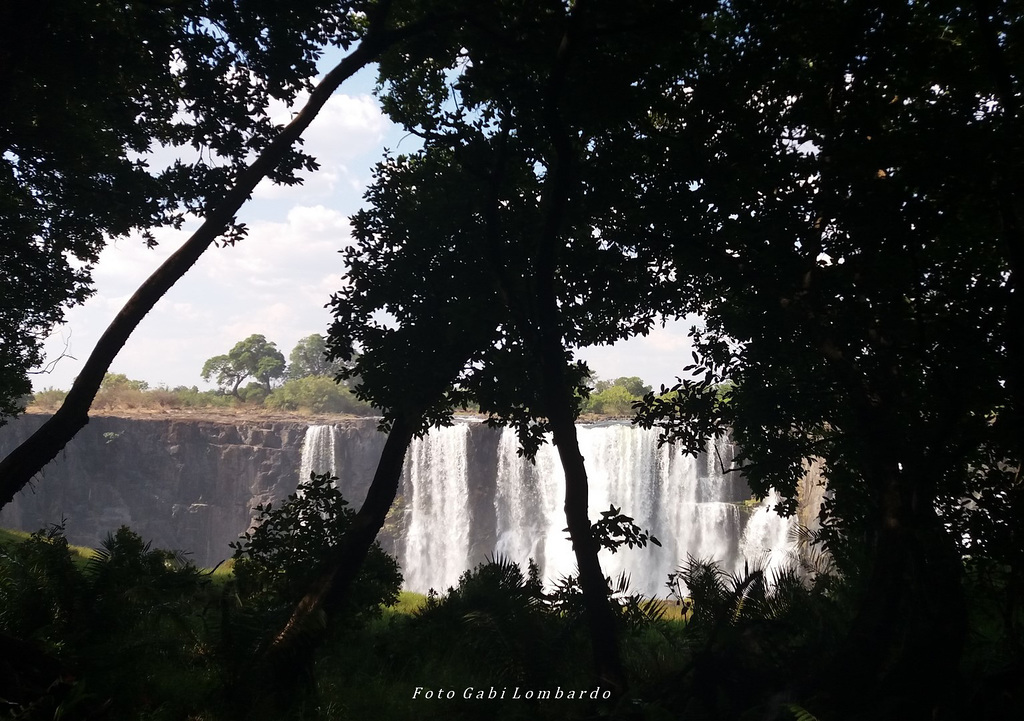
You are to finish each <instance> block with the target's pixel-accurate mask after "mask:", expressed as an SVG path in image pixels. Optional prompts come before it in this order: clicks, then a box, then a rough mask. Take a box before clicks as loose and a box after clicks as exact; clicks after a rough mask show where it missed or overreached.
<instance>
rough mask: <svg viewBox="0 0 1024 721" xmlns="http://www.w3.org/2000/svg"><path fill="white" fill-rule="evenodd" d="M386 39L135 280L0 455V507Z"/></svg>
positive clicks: (369, 46)
mask: <svg viewBox="0 0 1024 721" xmlns="http://www.w3.org/2000/svg"><path fill="white" fill-rule="evenodd" d="M388 42H389V41H388V40H385V39H384V38H383V36H382V35H381V33H380V32H379V31H371V32H370V33H369V34H368V35H367V37H366V39H365V40H363V42H361V43H360V45H359V47H357V48H356V49H355V50H354V51H353V52H352V53H351V54H349V55H348V56H347V57H346V58H345V59H344V60H342V61H341V62H340V63H338V65H337V66H336V67H335V68H334V69H333V70H331V72H329V73H328V74H327V75H326V76H325V77H324V79H323V80H322V81H320V83H319V84H318V85H317V87H316V88H315V89H314V90H313V92H312V93H311V94H310V96H309V100H308V102H307V103H306V105H305V107H303V109H302V110H301V111H300V112H299V113H298V114H297V115H296V116H295V117H294V118H293V119H292V121H291V122H290V123H288V125H286V126H285V127H284V128H283V129H282V130H281V133H280V134H279V135H278V136H277V137H276V138H275V139H274V141H273V142H272V143H271V144H270V145H269V146H268V147H267V149H266V150H264V151H263V152H262V153H261V154H260V156H259V157H258V158H257V159H256V160H255V161H254V162H253V163H252V165H250V166H249V167H248V168H246V170H245V171H244V172H243V173H242V174H241V175H240V176H239V178H238V180H237V182H236V183H235V185H234V187H232V188H231V190H229V191H228V192H227V194H226V195H225V196H224V199H223V200H222V201H221V202H220V204H218V205H217V207H216V208H215V209H214V210H213V211H212V212H211V213H209V215H207V217H206V221H205V222H204V223H203V224H202V226H200V227H199V229H198V230H197V231H196V232H195V233H193V234H192V237H190V238H189V239H188V240H187V241H186V242H185V243H184V244H183V245H182V246H181V247H180V248H179V249H178V250H177V251H175V252H174V253H173V254H172V255H171V256H170V257H169V258H168V259H167V260H165V261H164V262H163V264H162V265H161V266H160V267H159V268H157V270H156V271H154V272H153V274H152V275H151V276H149V278H147V279H146V280H145V282H143V284H142V285H141V286H139V288H138V290H136V291H135V294H134V295H133V296H132V297H131V298H130V299H129V300H128V302H127V303H126V304H125V306H124V307H123V308H122V309H121V312H119V313H118V314H117V316H116V317H115V318H114V320H113V321H112V322H111V324H110V325H109V326H108V327H107V330H106V331H105V332H104V333H103V335H102V337H101V338H100V340H99V342H98V343H97V344H96V347H95V348H94V349H93V351H92V353H91V354H90V355H89V358H88V360H86V362H85V365H84V366H83V367H82V371H81V372H80V373H79V374H78V377H77V378H76V379H75V382H74V383H73V384H72V386H71V390H70V391H69V392H68V395H67V397H66V398H65V400H64V403H63V404H62V405H61V407H60V408H59V409H57V412H56V413H54V414H53V416H52V417H51V418H50V419H48V420H47V421H46V422H45V423H44V424H43V425H42V426H40V428H39V429H38V430H37V431H36V432H35V433H33V434H32V435H31V436H29V438H27V439H26V440H25V441H24V442H23V443H22V444H21V445H19V446H18V447H17V448H15V449H14V450H13V451H11V452H10V453H9V454H8V455H7V457H6V458H4V459H3V461H0V508H3V507H4V506H6V505H7V504H8V503H10V502H11V500H12V499H13V498H14V495H15V494H16V493H18V491H20V490H21V489H22V488H24V487H25V486H26V485H27V484H28V483H29V482H30V481H31V480H32V478H33V477H34V476H35V475H36V474H37V473H39V472H40V471H41V470H42V469H43V467H44V466H45V465H46V464H47V463H49V462H50V461H51V460H53V459H54V458H55V457H56V456H57V454H58V453H60V451H61V449H62V448H64V446H66V445H67V444H68V442H69V441H70V440H71V439H72V438H74V437H75V434H77V433H78V431H80V430H81V429H82V428H84V427H85V425H86V424H87V423H88V422H89V408H90V406H91V405H92V402H93V400H94V399H95V398H96V393H97V392H98V391H99V387H100V384H101V383H102V382H103V377H104V376H105V375H106V373H107V371H108V370H109V369H110V364H111V363H112V362H113V360H114V358H115V357H116V356H117V354H118V353H119V352H120V350H121V348H122V347H124V344H125V343H126V342H127V341H128V337H129V336H130V335H131V334H132V332H133V331H134V330H135V328H136V327H137V326H138V324H139V323H140V322H142V319H143V318H144V317H145V316H146V314H147V313H149V311H150V310H152V309H153V307H154V306H155V305H156V303H157V302H158V301H159V300H160V298H162V297H163V296H164V294H165V293H166V292H167V291H168V290H170V289H171V287H172V286H173V285H174V284H175V283H176V282H177V281H178V280H179V279H180V278H181V277H182V276H183V275H184V274H185V273H186V272H188V270H189V269H190V268H191V267H192V266H193V265H194V264H195V263H196V261H197V260H199V257H200V256H201V255H202V254H203V252H205V251H206V249H207V248H209V247H210V245H211V244H212V243H213V242H214V241H215V240H216V239H217V238H218V237H219V236H220V235H221V233H223V232H224V229H225V228H226V227H227V225H228V223H230V222H231V220H232V219H233V218H234V217H235V214H236V213H237V212H238V210H239V208H241V207H242V205H243V204H244V203H245V201H246V200H248V199H249V196H250V195H251V194H252V191H253V190H254V189H255V187H256V185H257V184H258V183H259V182H260V181H261V180H262V179H263V178H264V177H265V176H266V175H267V174H268V173H269V172H271V171H272V170H273V169H274V168H275V166H277V164H278V163H279V162H280V160H281V158H282V157H283V156H284V154H285V153H286V152H287V151H288V149H289V148H290V147H291V146H292V145H293V144H294V143H295V142H296V141H297V140H298V139H299V137H300V136H301V135H302V133H303V131H304V130H305V129H306V128H307V127H308V126H309V124H310V122H312V120H313V118H314V117H316V115H317V113H318V112H319V111H320V109H321V108H322V107H323V106H324V104H325V103H326V102H327V100H328V99H329V98H330V96H331V95H332V94H333V93H334V91H335V90H336V89H337V88H338V87H339V86H340V85H341V83H342V82H344V81H345V80H346V79H348V78H349V77H351V76H352V75H353V74H355V73H356V72H357V71H358V70H360V69H362V68H363V67H365V66H366V65H367V64H369V63H370V62H372V61H373V60H374V59H375V58H376V56H377V55H378V53H379V52H380V51H381V50H383V49H384V48H385V47H386V46H387V44H388Z"/></svg>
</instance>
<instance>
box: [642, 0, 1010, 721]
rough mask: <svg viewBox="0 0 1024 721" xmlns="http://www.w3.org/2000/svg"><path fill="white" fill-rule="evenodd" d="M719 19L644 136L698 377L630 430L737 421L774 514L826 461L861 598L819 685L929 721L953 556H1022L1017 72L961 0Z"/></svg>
mask: <svg viewBox="0 0 1024 721" xmlns="http://www.w3.org/2000/svg"><path fill="white" fill-rule="evenodd" d="M1003 10H1004V11H1005V12H1006V15H1004V16H1001V17H998V18H988V21H989V22H997V23H998V25H999V27H1000V28H1001V30H1000V32H1002V33H1004V34H1003V35H1001V36H999V37H998V38H997V39H996V40H995V42H996V46H997V47H996V50H997V52H998V53H1004V54H1007V55H1012V54H1013V53H1016V52H1018V50H1017V46H1016V45H1015V44H1014V43H1013V41H1012V40H1010V38H1014V37H1017V34H1019V32H1020V28H1021V21H1022V18H1021V16H1020V13H1019V9H1018V11H1014V12H1015V13H1016V14H1013V15H1011V14H1010V12H1011V10H1012V8H1011V7H1010V6H1004V7H1003ZM714 27H715V29H716V32H715V34H714V38H713V41H712V42H709V44H708V45H707V48H706V52H705V55H704V62H703V63H702V65H701V67H700V68H699V69H698V71H697V72H696V73H695V74H694V75H693V76H692V77H691V78H689V79H688V80H687V81H686V82H685V83H684V84H683V86H682V88H681V90H679V91H677V92H676V93H675V97H676V98H677V102H678V103H679V106H680V108H679V111H678V113H677V115H676V116H675V118H673V117H672V116H667V117H666V118H665V121H664V122H663V123H662V128H661V130H662V136H663V138H664V144H665V159H666V163H668V164H671V165H672V166H673V167H678V168H683V169H685V170H686V171H687V172H686V175H684V176H683V177H682V178H678V179H674V180H672V181H671V182H666V179H665V178H664V177H662V178H658V177H655V176H650V177H648V178H645V181H646V182H647V183H648V184H649V188H650V197H651V199H652V201H654V202H656V203H657V204H658V205H659V206H660V207H662V208H663V209H664V212H663V213H662V214H660V215H658V216H652V229H653V230H654V231H655V232H657V233H661V234H663V237H665V238H666V239H669V240H670V241H671V242H670V243H669V244H667V245H666V249H665V252H666V254H670V255H672V256H673V257H674V261H675V273H676V274H677V277H678V278H679V279H680V281H681V285H680V292H681V293H685V294H687V296H688V297H691V298H698V299H699V300H700V304H701V311H702V313H703V315H704V318H705V327H704V328H703V329H702V330H701V331H699V332H697V333H696V345H697V348H698V354H699V358H698V360H697V361H696V362H695V363H694V365H692V366H691V367H690V368H689V369H688V370H690V371H691V372H692V373H695V374H697V377H696V379H694V380H692V381H689V382H687V383H684V384H682V386H681V387H680V388H679V389H678V390H679V391H680V395H679V396H678V397H677V398H675V399H666V398H658V397H654V396H653V395H651V396H650V397H649V398H648V403H649V406H650V410H651V413H649V414H645V415H644V417H643V420H644V422H646V423H654V422H662V423H665V421H664V420H662V421H658V420H657V419H658V418H659V416H660V417H662V418H663V419H664V418H665V417H666V416H668V417H670V418H671V420H670V421H669V422H667V424H666V430H667V433H668V435H669V437H671V438H674V439H676V440H679V441H681V442H684V443H685V444H687V445H688V446H690V447H695V446H696V445H697V444H698V443H699V442H700V441H701V439H702V438H704V437H706V435H707V434H708V433H709V432H713V431H716V430H717V431H719V432H724V431H727V430H729V429H731V430H732V432H733V434H734V435H735V438H736V440H737V441H738V443H739V444H740V446H741V448H742V449H743V453H742V458H743V459H744V460H746V461H747V463H748V465H747V466H746V468H745V472H746V475H747V477H748V479H749V480H750V481H751V484H752V486H753V488H754V490H755V491H756V492H757V493H758V494H761V495H763V494H766V493H767V492H768V490H769V489H771V488H774V489H776V490H778V491H780V492H781V493H782V494H783V495H784V496H785V497H786V498H787V499H788V501H787V502H786V503H785V504H784V505H785V507H787V508H789V509H792V508H793V507H794V504H795V503H796V488H797V480H798V479H799V478H800V477H801V475H802V474H803V472H804V470H803V469H804V463H805V461H806V460H807V459H810V458H818V459H822V460H823V462H824V469H825V475H826V476H827V479H828V482H829V485H830V488H831V490H832V492H833V493H832V496H831V498H830V500H829V501H828V503H827V504H826V508H825V517H826V534H827V536H828V537H829V539H830V542H831V545H832V548H833V550H834V551H835V552H836V554H837V557H838V558H839V559H840V561H844V568H845V572H846V573H847V577H848V578H850V579H852V580H856V581H857V583H856V586H857V587H858V588H859V599H858V602H857V613H856V616H855V618H854V620H853V622H852V626H851V628H850V630H849V633H848V636H847V640H846V642H845V645H844V647H843V649H842V652H841V653H839V654H837V659H836V667H835V669H834V674H833V677H834V678H842V679H843V681H842V683H843V684H847V685H849V684H850V679H857V682H856V683H855V684H853V686H850V688H852V687H854V686H855V687H856V688H857V689H858V691H857V694H858V697H857V698H852V697H847V698H846V701H847V702H848V703H849V704H854V705H857V706H862V705H864V704H870V703H872V701H871V699H874V698H879V697H880V696H879V692H880V691H881V692H883V694H884V695H886V696H890V695H891V696H895V697H897V698H899V699H901V703H904V704H906V705H905V706H904V707H903V708H904V709H905V710H906V711H907V712H908V713H909V712H910V711H911V710H915V711H919V710H920V709H922V708H929V709H935V708H937V707H939V706H941V705H942V703H943V702H944V701H943V699H944V698H947V700H948V696H947V694H948V693H949V691H950V689H953V688H955V686H954V685H953V684H951V683H950V680H951V677H952V676H953V674H955V673H956V670H957V668H958V660H959V651H960V648H961V647H962V644H963V640H964V631H965V625H964V624H965V618H964V605H963V594H962V589H961V576H962V566H961V562H960V557H959V553H958V551H961V552H967V553H969V554H971V555H975V554H978V553H986V552H992V551H995V550H996V549H994V548H992V547H989V548H986V546H987V545H988V544H989V543H990V542H994V541H995V540H996V539H999V538H1002V539H1004V541H1005V542H1007V543H1008V545H1007V546H1004V547H1003V548H1002V549H1000V550H999V551H998V553H999V554H1000V558H1001V560H1004V561H1005V560H1008V559H1009V558H1016V559H1019V558H1020V555H1019V554H1020V551H1019V550H1018V549H1020V546H1021V544H1020V540H1019V538H1017V539H1012V537H1011V538H1009V539H1008V538H1007V534H1006V531H1007V530H1008V529H1009V528H1012V527H1013V526H1015V525H1017V524H1019V522H1020V518H1021V516H1020V514H1021V504H1020V500H1019V496H1020V494H1019V491H1017V490H1016V488H1017V487H1018V485H1019V483H1018V480H1017V479H1016V478H1015V473H1016V471H1015V470H1014V469H1016V468H1019V467H1020V463H1021V460H1022V456H1021V438H1022V434H1021V432H1020V420H1019V419H1020V412H1021V405H1020V396H1019V394H1018V392H1017V391H1016V390H1015V388H1017V387H1019V382H1020V368H1021V365H1020V362H1019V360H1016V358H1017V357H1018V353H1019V351H1017V350H1015V348H1017V347H1019V346H1018V344H1019V338H1020V334H1021V328H1022V326H1021V324H1020V321H1019V318H1020V316H1019V312H1018V310H1017V304H1018V302H1019V291H1018V290H1017V284H1018V283H1019V275H1018V271H1017V266H1016V264H1015V261H1014V257H1013V253H1014V250H1013V245H1012V243H1010V242H1008V239H1009V238H1010V237H1011V236H1012V230H1013V225H1012V223H1011V222H1010V221H1009V218H1010V217H1011V216H1012V215H1013V214H1015V213H1017V212H1019V209H1020V205H1019V196H1014V195H1013V194H1012V193H1010V192H1009V191H1008V188H1009V187H1011V185H1012V181H1009V179H1010V178H1013V177H1019V172H1020V166H1019V165H1013V164H1009V163H1008V161H1007V158H1018V159H1019V158H1020V155H1019V143H1020V140H1019V138H1015V139H1013V140H1009V136H1010V133H1009V132H1008V129H1009V128H1010V127H1017V126H1018V123H1019V117H1018V113H1019V111H1018V110H1017V108H1016V107H1015V103H1009V102H1007V99H1009V98H1016V97H1018V96H1019V93H1020V78H1019V76H1018V75H1013V74H1010V75H1008V76H1006V77H1003V76H1002V75H1001V74H999V73H993V72H991V65H990V64H988V63H986V60H985V58H986V57H987V56H990V55H991V50H992V48H991V43H992V42H993V38H992V37H988V36H986V33H985V22H979V21H978V16H977V15H976V13H974V12H973V11H972V9H970V8H964V7H962V6H959V5H956V4H954V3H944V2H925V3H912V4H903V5H884V6H883V5H882V4H875V3H867V2H858V3H825V4H816V3H803V2H795V1H794V2H789V3H783V4H779V5H777V6H773V7H772V8H771V9H770V11H768V12H766V9H765V7H764V6H763V5H762V4H756V3H748V2H732V3H729V4H728V5H723V6H722V7H721V8H720V9H719V11H718V12H717V13H716V15H715V17H714ZM1003 67H1004V69H1005V68H1006V67H1013V68H1015V69H1019V68H1020V67H1021V65H1020V64H1019V63H1017V64H1016V65H1013V66H1006V65H1004V66H1003ZM1000 77H1003V79H1004V80H1005V81H1006V82H1008V83H1009V86H1010V88H1009V91H1008V94H1007V93H1003V92H1002V91H1000V88H999V82H998V80H999V79H1000ZM724 89H728V92H723V90H724ZM671 92H672V91H671V89H668V88H666V93H671ZM680 180H681V181H682V182H679V181H680ZM1008 181H1009V182H1008ZM724 381H729V382H731V383H732V384H734V385H732V386H731V388H730V389H729V390H728V391H727V392H726V393H725V394H724V395H723V394H720V393H719V392H718V389H717V386H718V385H719V384H720V383H722V382H724ZM1000 529H1003V530H1000ZM965 532H966V533H965ZM964 545H966V546H967V547H966V548H964ZM1014 546H1015V547H1016V548H1014ZM1018 562H1019V560H1018ZM867 689H871V691H870V692H869V693H865V691H866V690H867ZM936 713H938V712H937V711H936Z"/></svg>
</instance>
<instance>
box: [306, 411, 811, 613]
mask: <svg viewBox="0 0 1024 721" xmlns="http://www.w3.org/2000/svg"><path fill="white" fill-rule="evenodd" d="M577 429H578V436H579V443H580V450H581V452H582V453H583V456H584V459H585V460H586V467H587V474H588V478H589V483H590V504H589V512H590V517H591V519H592V520H596V519H597V518H598V517H599V514H600V513H601V512H602V511H605V510H607V509H608V508H609V507H610V506H612V505H614V506H615V508H617V509H619V510H620V512H622V513H624V514H626V515H628V516H631V517H632V518H633V519H634V521H635V522H636V523H637V525H639V526H640V527H641V528H643V529H645V530H647V531H650V532H651V533H652V534H653V535H655V536H656V537H657V538H658V540H659V541H661V543H662V546H661V547H660V548H659V547H657V546H654V545H648V547H647V548H645V549H626V548H622V549H620V550H619V551H618V553H615V554H611V553H609V552H607V551H603V552H602V555H601V562H602V567H603V568H604V571H605V573H606V574H607V575H609V576H613V577H614V576H618V574H619V573H621V572H626V573H628V574H629V575H630V579H631V588H632V589H633V590H635V591H640V592H642V593H645V594H647V595H661V596H664V595H665V591H666V589H665V581H666V579H667V575H668V574H669V573H670V572H671V571H673V570H675V569H676V568H677V567H678V566H679V565H680V564H681V563H682V562H683V561H685V559H686V557H687V556H688V555H689V556H694V557H696V558H701V559H710V560H715V561H718V562H719V563H720V564H721V565H722V567H723V568H724V569H725V570H726V571H728V572H731V573H735V572H738V571H740V570H742V568H743V564H744V561H745V560H746V561H749V562H751V563H752V564H753V563H758V562H763V563H764V564H765V565H766V568H768V569H774V568H777V567H779V566H780V565H781V564H783V563H785V561H786V560H787V553H788V550H789V548H790V546H791V541H790V538H789V536H790V528H791V526H792V523H793V521H792V520H791V519H783V518H781V517H780V516H779V515H778V514H776V513H775V512H774V511H773V510H772V509H771V507H772V506H774V505H775V504H776V503H778V499H777V498H775V497H773V496H769V498H766V499H765V501H764V502H763V503H761V504H760V505H758V506H757V507H756V508H755V509H753V511H752V512H751V509H749V508H748V507H747V505H746V504H745V503H744V501H747V499H749V497H750V493H749V490H748V488H747V486H746V482H745V481H744V480H743V478H742V476H741V475H740V474H739V473H737V472H735V465H734V463H733V457H734V455H735V449H734V447H733V445H732V443H731V442H729V441H728V440H726V439H724V438H719V439H716V440H714V441H712V442H710V443H709V444H708V448H707V450H706V452H704V453H702V454H700V456H698V457H697V458H693V457H689V456H683V455H682V454H681V453H679V451H677V450H676V449H674V448H672V447H670V446H662V447H660V448H659V447H658V443H657V432H656V431H654V430H643V429H638V428H634V427H632V426H630V425H628V424H624V423H602V424H596V425H580V426H578V427H577ZM339 433H340V431H339V429H338V428H335V427H332V426H310V428H309V430H308V432H307V435H306V442H305V444H304V446H303V454H302V477H304V478H308V476H309V471H310V470H315V471H316V472H318V473H323V472H332V473H334V474H335V475H337V476H339V478H340V480H339V486H340V487H341V488H342V491H343V492H344V493H345V495H346V497H347V498H349V499H350V500H351V501H352V502H353V503H359V502H361V498H362V496H363V495H365V485H366V483H368V482H369V479H368V478H365V477H359V476H366V475H367V470H366V469H368V468H371V467H372V465H371V464H372V463H375V461H376V458H375V456H374V454H375V453H378V452H379V448H380V445H381V444H380V443H378V442H368V441H366V440H359V439H358V438H354V437H351V436H350V437H345V438H342V437H341V436H340V435H339ZM377 435H378V436H379V434H377ZM549 440H550V439H549ZM517 449H518V440H517V438H516V435H515V433H514V431H512V430H510V429H502V430H492V429H489V428H487V427H486V426H485V425H484V424H482V423H479V422H472V421H460V422H458V423H456V424H455V425H453V426H451V427H449V428H444V429H440V430H433V431H431V432H430V433H429V434H428V435H427V436H426V437H424V438H420V439H417V440H415V441H414V442H413V443H412V445H411V446H410V448H409V451H408V454H407V457H406V462H405V468H404V471H403V476H402V486H401V490H400V493H401V495H402V513H403V514H404V518H403V519H402V520H401V523H400V525H401V526H402V528H403V529H404V532H403V533H402V536H401V538H399V539H398V541H397V545H396V547H395V551H396V553H397V556H398V560H399V563H400V564H401V566H402V573H403V574H404V576H405V586H406V587H407V588H409V589H412V590H416V591H421V592H425V591H426V590H427V589H429V588H434V589H436V590H438V591H443V590H445V589H447V588H448V587H449V586H452V585H454V584H456V583H457V582H458V578H459V576H460V575H461V574H462V573H463V572H464V571H465V570H467V569H469V568H471V567H473V566H474V565H476V564H477V563H480V562H481V561H483V560H485V558H487V557H489V556H494V555H503V556H507V557H508V558H510V559H512V560H514V561H518V562H519V563H520V564H522V565H523V566H524V567H525V564H526V561H527V559H531V558H532V559H533V560H534V561H535V562H536V563H537V565H538V566H539V567H540V569H541V574H542V577H543V578H544V579H545V580H546V581H548V582H553V581H556V580H557V579H558V578H559V577H560V576H562V575H568V574H571V573H574V572H575V568H576V559H575V556H574V554H573V551H572V545H571V543H570V542H569V540H568V538H567V533H566V532H565V531H564V529H565V526H566V521H565V513H564V510H563V504H564V501H565V491H564V477H563V475H562V468H561V465H560V463H559V461H558V453H557V451H556V449H555V448H554V447H553V446H552V445H551V444H550V443H548V444H546V445H544V446H543V447H541V449H540V451H539V453H538V454H537V458H536V462H535V463H530V462H529V461H527V460H526V459H524V458H522V457H521V456H519V455H518V454H517V453H516V451H517Z"/></svg>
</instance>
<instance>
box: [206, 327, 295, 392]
mask: <svg viewBox="0 0 1024 721" xmlns="http://www.w3.org/2000/svg"><path fill="white" fill-rule="evenodd" d="M284 375H285V364H284V355H283V354H282V353H281V351H279V350H278V349H277V346H276V345H275V344H273V343H271V342H269V341H268V340H267V339H266V338H265V337H264V336H262V335H259V334H258V333H256V334H253V335H251V336H249V337H248V338H246V339H245V340H240V341H238V342H237V343H235V345H234V347H232V348H231V350H230V351H228V353H227V354H226V355H219V356H214V357H213V358H210V359H208V360H207V361H206V363H204V364H203V372H202V378H203V380H204V381H208V380H210V379H211V378H215V379H216V382H217V385H219V386H221V387H223V388H227V389H229V392H230V393H231V395H233V396H235V397H236V398H237V397H238V388H239V387H240V386H241V385H242V383H243V382H244V381H245V379H247V378H253V379H255V380H256V381H257V382H259V383H260V384H262V385H263V387H264V388H265V389H266V391H267V393H269V392H270V391H271V390H272V384H273V382H274V381H275V380H277V379H279V378H283V377H284Z"/></svg>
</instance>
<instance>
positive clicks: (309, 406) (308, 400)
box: [265, 376, 372, 415]
mask: <svg viewBox="0 0 1024 721" xmlns="http://www.w3.org/2000/svg"><path fill="white" fill-rule="evenodd" d="M265 405H266V406H267V407H268V408H273V409H276V410H282V411H297V410H306V411H310V412H312V413H352V414H355V415H365V414H367V413H369V412H371V410H372V409H370V407H369V406H367V405H366V404H365V403H362V402H360V401H358V400H356V398H355V396H353V395H352V391H350V390H349V389H348V388H346V387H345V386H342V385H339V384H338V383H335V382H334V380H332V379H331V378H328V377H327V376H306V377H305V378H296V379H293V380H290V381H287V382H285V384H284V385H283V386H281V387H280V388H277V389H276V390H274V391H273V392H272V393H271V394H270V395H269V396H267V400H266V402H265Z"/></svg>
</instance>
